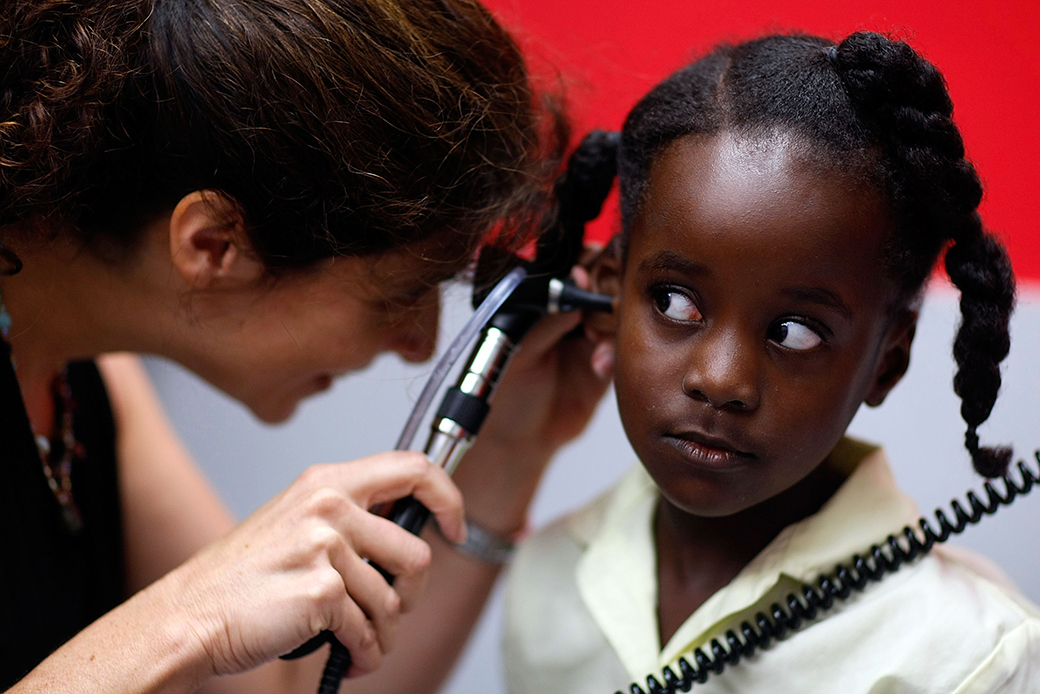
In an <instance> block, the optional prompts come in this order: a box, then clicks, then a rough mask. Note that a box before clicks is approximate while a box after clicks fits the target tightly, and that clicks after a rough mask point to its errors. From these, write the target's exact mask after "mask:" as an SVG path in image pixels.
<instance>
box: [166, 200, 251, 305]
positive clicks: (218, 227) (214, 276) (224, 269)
mask: <svg viewBox="0 0 1040 694" xmlns="http://www.w3.org/2000/svg"><path fill="white" fill-rule="evenodd" d="M246 238H247V237H246V233H245V219H243V217H242V212H241V210H240V209H239V208H238V207H237V206H236V205H235V204H234V203H233V202H232V201H231V200H228V199H227V198H226V197H224V196H223V195H221V194H219V193H216V192H213V191H203V190H196V191H194V192H192V193H188V194H187V195H185V196H184V197H183V198H182V199H181V201H180V202H178V203H177V206H176V207H174V209H173V214H171V215H170V258H171V260H172V262H173V266H174V267H175V268H176V269H177V272H178V273H179V274H180V276H181V277H182V278H183V279H184V281H185V282H186V283H187V284H188V286H190V287H191V288H193V289H210V288H214V287H217V286H222V287H229V286H236V285H247V284H252V283H253V282H255V281H256V280H258V279H260V278H261V277H262V276H263V273H264V266H263V263H261V262H260V260H259V259H258V258H257V257H256V256H255V255H254V254H253V253H252V252H251V251H250V249H249V247H248V241H247V240H246Z"/></svg>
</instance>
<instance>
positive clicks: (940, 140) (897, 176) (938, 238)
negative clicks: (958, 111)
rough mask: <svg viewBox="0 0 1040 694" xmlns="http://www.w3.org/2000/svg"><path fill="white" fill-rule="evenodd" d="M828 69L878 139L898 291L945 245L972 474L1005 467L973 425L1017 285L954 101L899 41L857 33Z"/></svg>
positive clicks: (994, 384) (983, 412) (979, 417)
mask: <svg viewBox="0 0 1040 694" xmlns="http://www.w3.org/2000/svg"><path fill="white" fill-rule="evenodd" d="M832 56H833V62H834V66H835V68H836V70H837V72H838V74H839V76H840V77H841V80H842V83H843V85H844V87H845V89H846V91H847V92H848V94H849V96H850V98H851V99H852V102H853V104H854V106H855V108H856V109H857V111H858V112H859V113H860V114H861V115H862V117H863V119H864V120H865V121H866V122H867V124H868V127H870V128H871V129H873V130H874V131H875V132H876V134H877V136H878V139H879V140H880V142H881V147H882V150H883V153H882V156H883V157H884V158H885V159H887V162H886V163H887V166H886V168H887V170H888V176H887V179H888V194H889V196H890V202H891V205H892V207H893V210H894V211H895V213H896V217H897V221H898V223H897V226H898V227H899V230H898V231H897V232H896V233H895V234H893V238H892V242H891V243H890V248H889V249H888V253H887V255H888V257H889V258H888V259H889V262H890V263H891V264H892V265H893V266H895V267H894V269H895V271H896V276H898V277H902V278H903V283H904V290H905V291H916V289H917V288H918V287H920V285H921V284H922V283H923V282H924V281H925V280H926V279H927V276H928V273H929V272H930V271H931V268H932V265H933V264H934V261H935V258H936V256H937V254H938V252H939V251H940V250H941V248H942V247H943V246H944V245H946V244H947V243H948V242H949V241H952V242H953V245H952V246H951V247H950V249H949V251H948V252H947V255H946V270H947V272H948V274H949V276H950V279H951V280H953V282H954V284H955V285H956V286H957V288H958V289H960V291H961V302H960V308H961V316H962V322H961V325H960V327H959V329H958V331H957V338H956V341H955V342H954V348H953V353H954V357H955V359H956V361H957V367H958V371H957V374H956V376H955V377H954V382H953V383H954V391H955V392H956V393H957V395H958V396H960V398H961V416H962V417H963V418H964V420H965V422H967V424H968V429H967V433H966V435H965V444H966V447H967V449H968V451H969V452H970V453H971V456H972V462H973V464H974V466H975V469H976V471H978V472H979V473H980V474H982V475H985V476H987V477H996V476H1000V475H1002V474H1003V473H1004V471H1005V470H1006V468H1007V465H1008V463H1009V462H1010V459H1011V449H1010V448H1005V447H1001V448H995V449H991V448H980V446H979V437H978V434H977V433H976V429H977V428H978V426H979V425H980V424H982V422H984V421H985V420H986V419H987V418H988V417H989V415H990V412H991V411H992V409H993V404H994V402H995V401H996V398H997V393H998V391H999V390H1000V362H1001V361H1002V360H1003V359H1004V358H1005V357H1006V356H1007V354H1008V349H1009V347H1010V339H1009V335H1008V321H1009V318H1010V315H1011V311H1012V308H1013V306H1014V295H1015V283H1014V275H1013V274H1012V271H1011V263H1010V260H1009V259H1008V256H1007V252H1006V251H1005V250H1004V248H1003V246H1002V245H1001V244H1000V242H999V241H997V240H996V239H995V238H994V237H992V236H990V235H988V234H987V233H986V232H985V230H984V229H983V226H982V221H981V219H980V218H979V214H978V211H977V208H978V205H979V202H980V201H981V199H982V184H981V182H980V181H979V177H978V175H977V174H976V172H975V169H974V167H973V166H972V165H971V163H970V162H968V161H967V160H966V159H965V158H964V142H963V140H962V139H961V136H960V133H959V132H958V130H957V127H956V125H955V124H954V122H953V118H952V115H953V103H952V102H951V100H950V97H949V94H948V92H947V90H946V84H945V82H944V80H943V78H942V75H941V74H940V73H939V71H938V70H937V69H936V68H935V67H934V66H933V65H932V64H931V63H929V62H928V61H926V60H925V59H924V58H922V57H921V56H919V55H918V54H917V53H915V52H914V50H913V49H912V48H910V47H909V46H908V45H906V44H905V43H901V42H898V41H892V40H889V39H887V38H885V37H883V36H881V35H879V34H872V33H859V34H853V35H852V36H850V37H849V38H847V39H845V40H844V41H843V42H842V43H841V44H840V45H839V46H838V47H837V50H835V51H833V53H832Z"/></svg>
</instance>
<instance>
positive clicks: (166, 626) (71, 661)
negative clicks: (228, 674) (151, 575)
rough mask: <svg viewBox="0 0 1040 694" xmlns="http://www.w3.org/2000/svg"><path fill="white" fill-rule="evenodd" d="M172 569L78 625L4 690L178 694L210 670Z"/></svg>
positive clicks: (33, 693) (194, 686)
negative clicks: (177, 598) (69, 636)
mask: <svg viewBox="0 0 1040 694" xmlns="http://www.w3.org/2000/svg"><path fill="white" fill-rule="evenodd" d="M177 580H178V577H177V576H174V575H171V576H168V577H167V578H166V579H163V580H162V581H159V582H157V583H156V584H153V585H152V586H150V587H149V588H147V589H146V590H143V591H141V592H140V593H137V594H136V595H135V596H133V597H132V598H130V599H129V600H128V601H126V602H125V603H123V604H122V605H120V606H119V607H117V608H115V609H114V610H112V611H111V612H109V613H108V614H106V615H105V616H103V617H102V618H100V619H98V620H97V621H96V622H94V623H93V624H91V625H90V626H89V627H87V628H86V629H84V630H83V631H81V632H80V633H79V634H77V635H76V636H75V637H74V638H72V639H71V640H70V641H68V642H67V643H65V645H63V646H62V647H61V648H59V649H58V650H57V651H55V652H54V653H52V654H51V655H50V656H49V657H48V658H47V659H46V660H44V661H43V662H42V663H40V664H39V665H37V666H36V668H35V669H33V670H32V672H30V673H29V674H28V675H27V676H26V677H25V678H23V679H22V680H21V681H20V682H18V684H16V685H15V686H14V687H13V688H12V689H9V690H8V693H7V694H37V693H40V694H42V693H43V692H46V693H47V694H64V693H66V692H68V693H69V694H84V693H86V692H89V693H90V694H108V693H112V694H116V693H118V694H180V693H181V692H192V691H195V689H197V688H198V686H199V683H200V682H202V681H203V680H204V679H205V678H206V677H208V676H209V675H210V674H212V670H211V661H210V658H209V657H208V655H207V653H206V649H205V645H204V641H203V639H201V638H200V637H199V635H198V634H197V633H196V632H195V629H194V627H193V625H192V623H191V621H190V620H189V619H185V618H184V616H183V613H182V611H181V609H180V606H178V605H177V604H176V601H175V600H174V599H173V598H174V596H175V595H176V594H177V591H176V587H175V585H174V584H176V582H177Z"/></svg>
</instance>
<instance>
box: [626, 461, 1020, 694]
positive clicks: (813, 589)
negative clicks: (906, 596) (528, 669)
mask: <svg viewBox="0 0 1040 694" xmlns="http://www.w3.org/2000/svg"><path fill="white" fill-rule="evenodd" d="M1033 456H1034V458H1036V461H1037V463H1038V464H1040V451H1037V452H1035V453H1034V454H1033ZM1017 467H1018V472H1019V475H1020V476H1021V478H1022V481H1021V483H1016V482H1015V481H1014V480H1013V479H1012V478H1011V476H1010V474H1005V475H1004V476H1003V478H1002V479H1003V481H1004V493H1003V494H1001V493H1000V492H998V491H997V490H996V488H995V487H994V486H993V483H992V482H991V481H989V480H987V481H986V483H985V484H983V486H982V488H983V489H984V490H985V492H986V502H985V503H983V501H982V500H981V499H980V498H979V497H978V495H977V494H976V493H975V492H974V491H969V492H968V493H967V495H966V497H967V500H968V507H969V508H970V511H968V510H965V508H964V506H963V505H962V504H961V502H960V501H959V500H957V499H954V500H953V501H951V502H950V508H951V509H952V510H953V518H954V520H953V522H951V521H950V519H949V518H948V517H947V515H946V513H945V512H944V511H943V510H942V509H941V508H937V509H935V521H936V523H937V524H938V526H939V530H938V532H936V530H935V528H933V527H932V524H931V523H930V522H929V521H928V519H927V518H924V517H922V518H921V519H920V520H919V521H918V525H919V527H920V534H918V531H916V530H914V528H912V527H911V526H909V525H908V526H906V527H905V528H903V532H902V538H899V537H897V536H896V535H889V536H888V537H887V538H885V541H884V542H882V543H881V544H880V545H872V546H871V548H870V550H869V551H868V553H867V556H866V557H863V556H860V555H858V554H857V555H855V556H854V557H852V560H851V561H850V562H849V563H848V564H839V565H838V566H837V567H836V568H835V570H834V573H833V574H829V575H828V574H820V576H819V578H817V579H816V583H817V585H816V586H814V585H810V584H808V583H805V584H802V590H801V595H799V594H798V593H790V594H788V596H787V599H786V600H785V602H786V603H787V605H786V609H785V607H784V606H782V605H780V604H779V603H773V605H772V606H771V607H770V608H769V612H770V615H768V616H767V615H766V614H765V613H764V612H759V613H757V614H756V615H755V617H754V620H753V621H754V622H755V623H754V625H752V624H751V622H747V621H745V622H742V623H741V624H740V628H739V631H740V633H739V634H738V633H737V632H736V631H734V630H732V629H730V630H729V631H727V632H726V633H725V635H724V636H721V637H717V638H713V639H712V640H711V642H710V643H709V644H708V646H707V647H706V648H707V650H709V651H710V652H711V655H709V654H708V653H706V652H705V648H703V647H698V648H696V649H694V651H693V653H692V654H691V656H690V657H691V658H692V659H693V660H694V661H695V662H696V663H697V664H696V666H695V665H692V664H690V661H689V660H688V659H687V658H686V657H685V656H683V657H681V658H679V662H678V663H677V666H678V669H679V672H680V673H681V674H676V672H675V670H673V669H672V667H669V666H665V668H664V670H663V671H662V673H661V674H662V678H663V679H664V684H662V683H661V682H660V681H659V680H658V679H657V678H656V677H655V676H653V675H650V676H648V677H647V678H646V684H647V690H644V689H643V688H642V687H640V686H639V684H638V683H636V682H633V683H632V684H631V686H630V687H629V694H648V692H649V694H675V692H679V691H682V692H688V691H690V689H691V688H692V687H693V685H694V684H704V683H705V682H706V681H707V680H708V676H709V675H711V674H713V673H714V674H716V675H718V674H721V673H722V671H723V669H725V667H726V665H736V664H737V663H738V662H740V659H741V658H747V657H750V656H752V655H754V653H755V651H756V650H757V649H760V648H768V647H769V645H770V644H771V643H772V642H773V641H774V640H778V639H782V638H784V637H785V636H787V635H789V634H791V633H793V632H795V631H797V630H798V629H800V628H802V627H803V626H805V625H806V624H807V623H808V622H811V621H812V620H814V619H816V616H817V614H819V613H820V612H822V611H825V610H829V609H830V608H831V607H832V606H833V605H834V603H835V602H840V601H843V600H846V599H848V597H849V596H850V595H852V593H853V592H854V591H855V592H860V591H862V590H863V589H864V588H866V587H867V585H868V584H869V583H871V582H872V581H880V580H881V579H882V578H884V577H885V575H886V574H890V573H893V572H895V571H897V570H899V568H900V567H901V566H903V564H906V563H908V562H911V561H913V560H914V559H917V558H918V557H920V556H922V555H924V554H927V553H928V552H929V551H931V549H932V547H934V546H935V545H936V544H938V543H940V542H946V540H948V539H949V538H950V536H951V535H959V534H960V533H962V532H964V529H965V528H967V527H968V526H969V525H974V524H976V523H978V522H979V521H980V520H982V517H983V516H988V515H992V514H993V513H996V511H997V509H999V508H1000V507H1001V506H1007V505H1009V504H1010V503H1011V502H1012V501H1014V500H1015V499H1016V498H1017V497H1019V496H1024V495H1026V494H1028V493H1029V492H1030V490H1032V488H1033V487H1034V486H1040V469H1038V472H1037V473H1034V472H1033V471H1032V470H1030V469H1029V468H1028V467H1027V466H1026V464H1025V463H1024V462H1022V461H1019V463H1018V464H1017ZM616 694H622V693H621V692H616Z"/></svg>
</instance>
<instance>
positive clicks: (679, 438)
mask: <svg viewBox="0 0 1040 694" xmlns="http://www.w3.org/2000/svg"><path fill="white" fill-rule="evenodd" d="M665 438H666V440H667V441H668V443H670V444H671V445H672V446H673V447H675V448H676V449H677V450H678V451H679V453H681V454H682V455H683V457H684V458H686V459H687V460H688V461H689V462H690V463H693V464H694V465H696V466H698V467H706V468H710V469H712V470H720V469H723V468H731V467H735V466H739V465H743V464H744V463H746V462H747V461H749V460H752V459H753V458H754V457H755V456H754V455H753V454H752V453H745V452H744V451H740V450H737V449H736V448H734V447H733V446H731V445H730V444H729V443H727V442H725V441H722V440H720V439H715V438H711V437H708V436H704V435H703V434H699V433H695V432H683V433H681V434H671V435H668V436H666V437H665Z"/></svg>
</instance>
